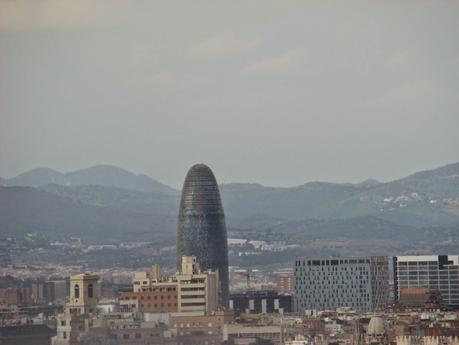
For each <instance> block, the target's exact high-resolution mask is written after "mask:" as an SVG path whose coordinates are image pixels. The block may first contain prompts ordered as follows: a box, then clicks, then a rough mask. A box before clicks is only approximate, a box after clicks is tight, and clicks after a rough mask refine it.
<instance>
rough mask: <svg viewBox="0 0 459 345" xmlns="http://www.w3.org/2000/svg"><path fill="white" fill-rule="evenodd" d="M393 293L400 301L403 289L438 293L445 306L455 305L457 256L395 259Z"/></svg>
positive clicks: (458, 276) (458, 273)
mask: <svg viewBox="0 0 459 345" xmlns="http://www.w3.org/2000/svg"><path fill="white" fill-rule="evenodd" d="M393 265H394V294H395V299H396V300H397V301H399V300H400V297H401V291H402V290H403V289H405V288H418V287H423V288H427V289H429V290H431V291H432V290H438V291H439V292H440V295H441V298H442V301H443V303H444V304H445V305H449V306H454V307H457V306H459V256H458V255H420V256H395V257H394V258H393Z"/></svg>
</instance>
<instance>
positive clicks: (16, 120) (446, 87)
mask: <svg viewBox="0 0 459 345" xmlns="http://www.w3.org/2000/svg"><path fill="white" fill-rule="evenodd" d="M458 11H459V3H458V2H455V1H445V2H440V3H438V2H432V1H407V2H404V3H403V4H400V3H399V2H398V1H384V2H378V3H374V2H365V1H346V2H337V1H336V2H335V1H327V2H323V1H308V2H298V1H250V2H225V1H223V2H220V1H219V2H213V1H212V2H211V1H198V2H193V3H183V4H180V6H178V5H177V4H174V3H171V2H169V1H154V2H149V1H136V2H130V1H129V2H128V1H110V2H100V1H89V0H88V1H86V0H85V1H76V2H66V1H64V2H62V1H53V0H46V1H34V2H33V3H30V2H29V1H2V2H1V3H0V75H1V76H2V77H1V79H0V117H1V126H0V176H1V177H3V178H10V177H13V176H15V175H17V174H19V173H22V172H24V171H26V170H29V169H33V168H37V167H49V168H53V169H57V170H59V171H64V172H65V171H71V170H76V169H82V168H86V167H88V166H91V165H96V164H113V165H117V166H120V167H123V168H126V169H128V170H131V171H134V172H136V173H145V174H147V175H149V176H151V177H153V178H155V179H158V180H159V181H161V182H163V183H166V184H169V185H171V186H173V187H174V188H180V187H181V183H182V181H183V177H184V172H185V171H186V170H187V169H188V167H189V166H191V165H192V164H194V163H196V162H204V163H206V164H208V165H209V166H211V167H212V169H213V170H214V171H215V172H216V174H217V176H218V179H219V182H221V183H228V182H257V183H261V184H265V185H273V186H293V185H300V184H303V183H305V182H308V181H313V180H321V181H332V182H360V181H363V180H365V179H367V178H375V179H378V180H381V181H389V180H391V179H395V178H399V177H402V176H406V175H408V174H411V173H414V172H416V171H419V170H424V169H431V168H435V167H438V166H441V165H445V164H448V163H454V162H457V161H459V152H458V150H457V147H459V136H458V135H457V132H458V128H459V116H458V113H459V100H458V98H457V91H458V89H459V65H458V64H457V61H459V42H458V40H459V39H458V37H459V35H457V33H458V32H459V22H458V21H457V13H458Z"/></svg>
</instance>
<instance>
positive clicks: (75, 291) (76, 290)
mask: <svg viewBox="0 0 459 345" xmlns="http://www.w3.org/2000/svg"><path fill="white" fill-rule="evenodd" d="M73 296H74V297H75V298H80V285H78V284H75V286H74V287H73Z"/></svg>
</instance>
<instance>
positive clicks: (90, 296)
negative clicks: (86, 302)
mask: <svg viewBox="0 0 459 345" xmlns="http://www.w3.org/2000/svg"><path fill="white" fill-rule="evenodd" d="M93 297H94V287H93V286H92V284H88V298H93Z"/></svg>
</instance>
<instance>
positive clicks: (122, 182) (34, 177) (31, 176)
mask: <svg viewBox="0 0 459 345" xmlns="http://www.w3.org/2000/svg"><path fill="white" fill-rule="evenodd" d="M48 184H56V185H63V186H82V185H98V186H104V187H115V188H124V189H130V190H135V191H140V192H155V193H163V194H172V195H175V194H177V191H176V190H174V189H172V188H171V187H169V186H166V185H164V184H162V183H160V182H158V181H156V180H154V179H152V178H150V177H148V176H146V175H142V174H141V175H136V174H134V173H132V172H130V171H127V170H124V169H121V168H118V167H115V166H112V165H96V166H93V167H90V168H87V169H82V170H77V171H73V172H68V173H61V172H58V171H56V170H53V169H48V168H38V169H33V170H30V171H27V172H25V173H23V174H20V175H18V176H16V177H14V178H11V179H7V180H6V181H5V185H6V186H29V187H40V186H44V185H48Z"/></svg>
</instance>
